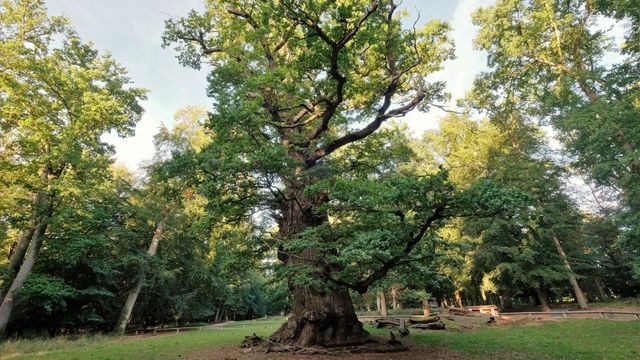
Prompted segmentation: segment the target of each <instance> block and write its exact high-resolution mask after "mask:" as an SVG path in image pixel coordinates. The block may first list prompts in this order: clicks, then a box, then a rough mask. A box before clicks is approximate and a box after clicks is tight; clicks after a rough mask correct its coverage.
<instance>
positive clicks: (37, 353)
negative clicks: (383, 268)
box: [0, 317, 284, 360]
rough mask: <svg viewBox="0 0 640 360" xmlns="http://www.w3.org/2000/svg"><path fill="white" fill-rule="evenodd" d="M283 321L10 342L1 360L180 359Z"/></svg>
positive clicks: (235, 341) (1, 349) (273, 327)
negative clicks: (149, 333)
mask: <svg viewBox="0 0 640 360" xmlns="http://www.w3.org/2000/svg"><path fill="white" fill-rule="evenodd" d="M283 321H284V318H280V317H277V318H267V319H261V320H251V321H236V322H232V323H230V324H228V325H226V326H225V327H224V330H218V329H204V330H192V331H186V332H182V333H180V334H170V335H167V334H164V335H157V336H154V337H146V338H135V337H133V338H132V337H126V336H125V337H114V336H105V335H96V336H87V337H81V338H79V339H77V340H70V339H69V338H65V337H59V338H55V339H24V340H10V341H6V342H4V343H1V344H0V359H3V360H4V359H51V360H54V359H55V360H57V359H60V360H67V359H68V360H73V359H78V360H80V359H96V360H116V359H123V360H124V359H127V360H128V359H131V360H138V359H176V358H179V357H180V356H181V355H184V354H187V353H190V352H193V351H196V350H198V349H202V348H207V347H211V346H223V345H233V344H239V343H240V342H241V341H242V340H243V339H244V337H245V336H246V335H251V334H252V333H254V332H255V333H256V334H258V335H261V336H267V335H269V334H271V333H273V332H274V331H275V330H276V329H277V328H278V326H279V324H281V323H282V322H283Z"/></svg>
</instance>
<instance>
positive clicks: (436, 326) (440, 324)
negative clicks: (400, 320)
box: [411, 321, 446, 330]
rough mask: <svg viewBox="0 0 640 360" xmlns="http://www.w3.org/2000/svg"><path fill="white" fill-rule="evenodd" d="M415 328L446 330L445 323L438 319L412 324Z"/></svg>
mask: <svg viewBox="0 0 640 360" xmlns="http://www.w3.org/2000/svg"><path fill="white" fill-rule="evenodd" d="M411 328H413V329H422V330H445V328H446V327H445V325H444V323H443V322H442V321H437V322H434V323H430V324H415V325H413V326H411Z"/></svg>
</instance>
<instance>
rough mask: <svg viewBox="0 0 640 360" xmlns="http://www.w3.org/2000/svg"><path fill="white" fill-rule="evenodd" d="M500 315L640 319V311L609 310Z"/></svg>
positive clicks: (501, 314)
mask: <svg viewBox="0 0 640 360" xmlns="http://www.w3.org/2000/svg"><path fill="white" fill-rule="evenodd" d="M500 316H501V317H504V318H507V319H509V318H523V317H529V318H534V317H551V318H572V319H607V320H640V312H633V311H609V310H579V311H548V312H544V311H530V312H503V313H500Z"/></svg>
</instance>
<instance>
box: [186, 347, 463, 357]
mask: <svg viewBox="0 0 640 360" xmlns="http://www.w3.org/2000/svg"><path fill="white" fill-rule="evenodd" d="M408 348H409V350H408V351H403V352H397V353H356V354H340V355H296V354H292V353H269V354H266V353H265V352H264V351H260V350H258V348H247V349H241V348H240V347H238V346H223V347H210V348H207V349H202V350H198V351H196V352H193V353H190V354H187V355H185V356H184V357H183V358H184V359H188V360H210V359H216V360H218V359H219V360H248V359H258V360H289V359H291V360H335V359H350V360H365V359H366V360H389V359H402V360H436V359H451V360H468V359H471V358H470V357H469V356H467V355H463V354H461V353H458V352H455V351H451V350H448V349H446V348H444V347H439V346H427V345H409V346H408Z"/></svg>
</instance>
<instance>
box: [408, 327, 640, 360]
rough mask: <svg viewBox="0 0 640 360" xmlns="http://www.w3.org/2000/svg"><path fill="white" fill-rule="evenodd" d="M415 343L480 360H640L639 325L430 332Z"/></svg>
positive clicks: (497, 328)
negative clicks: (506, 357)
mask: <svg viewBox="0 0 640 360" xmlns="http://www.w3.org/2000/svg"><path fill="white" fill-rule="evenodd" d="M412 341H414V342H416V343H426V344H440V345H444V346H446V347H448V348H450V349H453V350H457V351H460V352H463V353H467V354H469V355H472V356H474V357H477V358H483V357H486V356H491V355H492V356H491V357H493V358H496V357H498V358H499V356H497V355H500V354H505V353H506V354H513V355H516V354H518V355H520V356H518V357H517V358H518V359H523V358H524V359H640V321H624V322H623V321H608V320H595V319H580V320H577V319H576V320H564V321H556V322H547V323H543V324H533V325H523V326H502V327H484V328H479V329H478V330H474V331H468V332H428V333H424V332H423V333H417V332H416V334H414V336H412Z"/></svg>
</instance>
